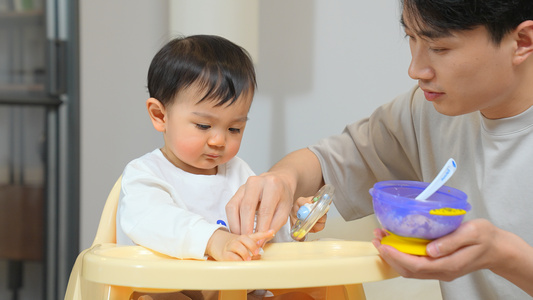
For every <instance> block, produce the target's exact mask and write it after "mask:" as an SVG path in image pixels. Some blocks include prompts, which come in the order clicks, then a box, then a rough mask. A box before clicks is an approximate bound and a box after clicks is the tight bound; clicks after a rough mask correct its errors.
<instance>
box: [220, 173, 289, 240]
mask: <svg viewBox="0 0 533 300" xmlns="http://www.w3.org/2000/svg"><path fill="white" fill-rule="evenodd" d="M293 197H294V192H293V191H292V189H291V188H290V187H289V185H288V184H287V183H286V182H285V181H284V180H283V177H281V176H278V175H276V174H275V173H272V172H270V173H264V174H262V175H259V176H252V177H250V178H248V180H247V181H246V183H245V184H244V185H243V186H241V187H240V188H239V190H238V191H237V193H235V195H234V196H233V197H232V198H231V200H230V201H229V202H228V204H227V205H226V214H227V216H228V223H229V228H230V230H231V232H233V233H236V234H250V233H252V232H254V220H255V215H256V214H257V225H256V231H257V232H264V231H267V230H269V229H273V230H274V232H277V231H278V230H279V229H280V228H281V227H282V226H283V225H284V224H285V223H287V218H288V216H289V212H290V210H291V208H292V204H293Z"/></svg>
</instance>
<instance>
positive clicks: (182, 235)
mask: <svg viewBox="0 0 533 300" xmlns="http://www.w3.org/2000/svg"><path fill="white" fill-rule="evenodd" d="M251 175H254V173H253V171H252V170H251V169H250V167H249V166H248V164H247V163H246V162H244V161H243V160H242V159H240V158H238V157H234V158H233V159H231V160H230V161H229V162H227V163H226V164H222V165H219V166H218V173H217V174H216V175H197V174H191V173H188V172H185V171H183V170H181V169H180V168H177V167H176V166H174V165H173V164H172V163H171V162H169V161H168V160H167V159H166V158H165V157H164V155H163V153H162V152H161V151H160V150H159V149H156V150H154V151H152V152H150V153H148V154H145V155H144V156H142V157H140V158H138V159H135V160H133V161H131V162H130V163H129V164H128V165H127V166H126V168H125V169H124V173H123V174H122V188H121V192H120V200H119V204H118V209H117V221H116V222H117V244H120V245H135V244H138V245H142V246H144V247H147V248H150V249H152V250H155V251H157V252H160V253H163V254H166V255H170V256H173V257H179V258H196V259H203V258H204V255H205V250H206V247H207V242H208V241H209V238H210V237H211V235H212V234H213V232H214V231H215V230H217V229H218V228H221V227H226V228H227V224H228V220H227V217H226V210H225V206H226V204H227V203H228V201H229V200H230V199H231V197H232V196H233V195H234V194H235V192H236V191H237V189H238V188H239V187H240V186H241V185H242V184H244V183H245V182H246V180H247V178H248V177H249V176H251ZM289 230H290V226H289V222H287V224H286V225H285V226H284V227H283V228H282V229H281V230H280V231H279V232H278V233H277V234H276V238H275V240H276V241H277V242H281V241H290V240H291V239H290V233H289Z"/></svg>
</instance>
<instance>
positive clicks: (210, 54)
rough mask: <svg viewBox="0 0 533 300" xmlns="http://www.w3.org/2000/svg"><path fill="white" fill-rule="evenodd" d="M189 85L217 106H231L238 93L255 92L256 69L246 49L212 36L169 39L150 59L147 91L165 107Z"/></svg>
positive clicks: (204, 98)
mask: <svg viewBox="0 0 533 300" xmlns="http://www.w3.org/2000/svg"><path fill="white" fill-rule="evenodd" d="M192 84H198V86H199V88H200V89H201V90H202V91H205V95H204V96H203V97H202V98H201V99H200V100H199V101H198V102H201V101H204V100H206V99H207V100H213V101H216V104H215V105H216V106H220V105H224V104H227V105H231V104H233V103H234V102H235V101H236V100H237V98H239V96H240V95H241V94H246V93H251V95H253V94H254V92H255V88H256V87H257V82H256V77H255V70H254V66H253V63H252V60H251V58H250V55H249V54H248V52H247V51H246V50H245V49H243V48H242V47H240V46H238V45H235V44H234V43H232V42H230V41H229V40H227V39H225V38H223V37H220V36H214V35H193V36H189V37H180V38H176V39H173V40H171V41H170V42H168V43H167V44H166V45H165V46H163V48H161V50H159V52H157V54H156V55H155V56H154V58H153V59H152V63H151V64H150V68H149V69H148V92H149V94H150V97H152V98H155V99H157V100H159V101H160V102H161V103H162V104H163V105H164V106H165V107H166V106H168V105H169V104H172V102H173V101H174V98H175V96H176V95H177V94H178V93H179V92H180V91H182V90H183V89H185V88H188V87H190V86H191V85H192Z"/></svg>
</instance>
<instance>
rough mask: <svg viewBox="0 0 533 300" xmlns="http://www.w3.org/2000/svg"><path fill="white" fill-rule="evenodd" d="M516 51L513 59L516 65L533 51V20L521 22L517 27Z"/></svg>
mask: <svg viewBox="0 0 533 300" xmlns="http://www.w3.org/2000/svg"><path fill="white" fill-rule="evenodd" d="M515 33H516V46H517V47H516V51H515V56H514V59H513V63H514V64H515V65H519V64H521V63H522V62H524V61H525V60H526V59H527V58H528V57H529V55H530V54H531V53H533V21H531V20H528V21H524V22H522V23H520V25H518V27H516V29H515Z"/></svg>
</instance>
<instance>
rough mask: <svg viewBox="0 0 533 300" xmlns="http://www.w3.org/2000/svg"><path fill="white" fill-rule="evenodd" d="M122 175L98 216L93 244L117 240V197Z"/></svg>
mask: <svg viewBox="0 0 533 300" xmlns="http://www.w3.org/2000/svg"><path fill="white" fill-rule="evenodd" d="M121 180H122V176H120V177H119V178H118V180H117V181H116V182H115V185H114V186H113V188H112V189H111V192H109V195H108V196H107V200H106V202H105V205H104V209H103V211H102V216H101V217H100V223H99V224H98V230H97V231H96V236H95V237H94V241H93V246H94V245H98V244H103V243H116V242H117V224H116V217H117V207H118V199H119V196H120V186H121Z"/></svg>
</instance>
